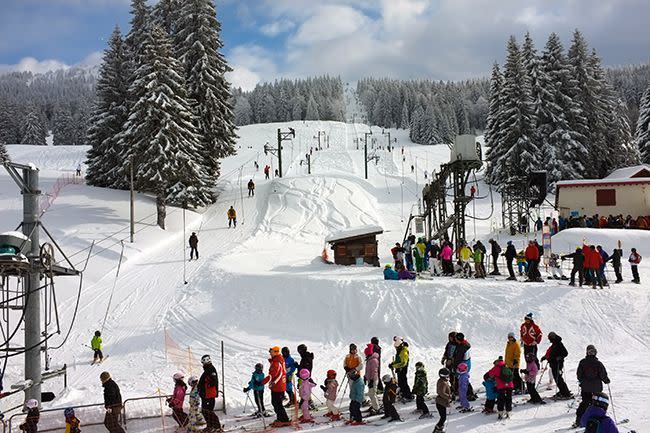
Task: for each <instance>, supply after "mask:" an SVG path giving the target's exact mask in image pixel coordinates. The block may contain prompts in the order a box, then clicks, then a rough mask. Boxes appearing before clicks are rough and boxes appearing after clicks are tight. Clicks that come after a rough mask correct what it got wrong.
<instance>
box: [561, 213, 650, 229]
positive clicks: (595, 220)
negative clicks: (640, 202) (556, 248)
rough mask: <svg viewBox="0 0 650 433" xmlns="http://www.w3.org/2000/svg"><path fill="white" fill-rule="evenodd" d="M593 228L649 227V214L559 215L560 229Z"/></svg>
mask: <svg viewBox="0 0 650 433" xmlns="http://www.w3.org/2000/svg"><path fill="white" fill-rule="evenodd" d="M574 227H582V228H593V229H640V230H648V229H650V215H645V216H643V215H639V216H637V217H636V218H635V217H633V216H632V215H627V216H625V217H624V216H623V215H622V214H619V215H609V216H605V215H598V214H595V215H592V216H590V217H589V216H584V215H583V216H570V217H569V218H568V219H565V218H562V217H560V230H564V229H565V228H574Z"/></svg>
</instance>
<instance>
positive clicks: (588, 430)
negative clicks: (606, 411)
mask: <svg viewBox="0 0 650 433" xmlns="http://www.w3.org/2000/svg"><path fill="white" fill-rule="evenodd" d="M605 418H607V417H605V416H592V417H590V418H589V419H588V420H587V425H586V426H585V433H600V426H601V421H602V420H604V419H605Z"/></svg>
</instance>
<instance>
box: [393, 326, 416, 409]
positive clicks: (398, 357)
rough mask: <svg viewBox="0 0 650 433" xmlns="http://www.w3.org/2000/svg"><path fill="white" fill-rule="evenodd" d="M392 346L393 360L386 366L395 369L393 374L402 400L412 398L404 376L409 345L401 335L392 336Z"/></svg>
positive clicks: (406, 369)
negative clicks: (393, 348)
mask: <svg viewBox="0 0 650 433" xmlns="http://www.w3.org/2000/svg"><path fill="white" fill-rule="evenodd" d="M393 346H395V360H394V361H393V362H391V363H390V364H389V365H388V367H389V368H390V369H391V370H395V374H396V375H397V386H398V387H399V389H400V392H401V394H402V398H403V399H404V400H413V394H412V393H411V387H410V386H409V383H408V379H407V377H406V376H407V373H408V368H409V348H408V346H409V345H408V343H407V342H405V341H404V340H403V339H402V338H401V337H394V338H393Z"/></svg>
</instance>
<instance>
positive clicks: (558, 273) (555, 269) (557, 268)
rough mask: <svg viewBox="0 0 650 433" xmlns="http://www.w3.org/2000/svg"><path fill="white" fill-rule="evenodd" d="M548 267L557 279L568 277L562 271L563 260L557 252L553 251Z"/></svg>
mask: <svg viewBox="0 0 650 433" xmlns="http://www.w3.org/2000/svg"><path fill="white" fill-rule="evenodd" d="M548 268H549V269H550V271H551V277H553V279H555V280H564V279H566V277H565V276H564V274H563V273H562V262H561V260H560V256H558V255H557V254H555V253H551V258H550V260H549V262H548Z"/></svg>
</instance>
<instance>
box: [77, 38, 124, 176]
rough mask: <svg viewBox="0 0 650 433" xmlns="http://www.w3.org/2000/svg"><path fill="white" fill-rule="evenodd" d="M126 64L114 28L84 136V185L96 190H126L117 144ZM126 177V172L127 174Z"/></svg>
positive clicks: (119, 142)
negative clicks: (105, 188)
mask: <svg viewBox="0 0 650 433" xmlns="http://www.w3.org/2000/svg"><path fill="white" fill-rule="evenodd" d="M126 62H127V60H126V53H125V47H124V42H123V40H122V34H121V32H120V29H119V27H117V26H116V27H115V29H114V30H113V33H112V35H111V38H110V40H109V41H108V48H106V50H105V51H104V59H103V62H102V65H101V67H100V69H99V77H98V78H97V87H96V99H95V105H94V107H93V110H92V113H91V116H90V119H89V121H88V124H89V127H88V132H87V136H86V142H87V144H89V145H90V146H91V147H90V149H89V150H88V153H87V155H86V156H87V158H88V159H87V160H86V165H87V166H88V170H87V172H86V181H87V182H88V184H89V185H93V186H99V187H114V188H126V187H127V186H128V183H127V180H128V179H127V178H126V177H125V176H124V175H123V174H121V173H122V170H121V167H122V163H123V161H124V160H123V157H124V150H123V148H122V146H121V143H122V142H123V141H122V140H120V134H121V132H122V127H123V126H124V123H126V120H127V117H128V108H127V103H128V102H127V101H128V98H129V94H128V84H127V80H128V79H129V77H128V75H127V73H128V69H127V63H126ZM127 173H128V172H127Z"/></svg>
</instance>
